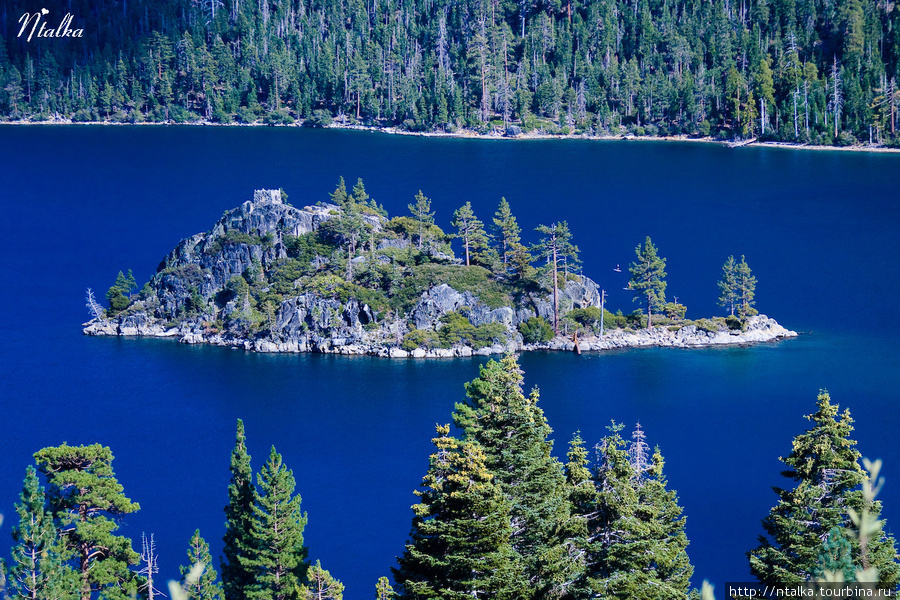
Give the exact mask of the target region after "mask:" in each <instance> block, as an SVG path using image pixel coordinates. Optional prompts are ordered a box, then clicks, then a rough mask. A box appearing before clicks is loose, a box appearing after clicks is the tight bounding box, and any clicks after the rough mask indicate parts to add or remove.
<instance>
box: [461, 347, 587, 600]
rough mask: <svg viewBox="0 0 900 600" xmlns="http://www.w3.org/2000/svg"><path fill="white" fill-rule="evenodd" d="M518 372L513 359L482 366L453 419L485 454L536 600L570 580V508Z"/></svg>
mask: <svg viewBox="0 0 900 600" xmlns="http://www.w3.org/2000/svg"><path fill="white" fill-rule="evenodd" d="M522 381H523V380H522V372H521V370H520V369H519V364H518V363H517V362H516V359H515V358H514V357H512V356H507V357H504V358H503V359H502V360H501V361H500V362H496V361H489V362H488V363H487V364H486V365H483V366H482V367H481V370H480V375H479V377H478V378H477V379H475V380H474V381H472V382H470V383H468V384H466V394H467V396H468V400H467V401H466V402H465V403H459V404H457V405H456V411H455V412H454V415H453V419H454V421H455V423H456V425H457V426H458V427H460V428H461V429H462V430H463V431H464V432H465V439H466V441H469V442H475V443H477V444H478V445H479V446H481V448H483V449H484V453H485V465H486V466H487V468H488V469H489V470H490V471H491V472H493V473H494V474H495V475H496V478H497V484H498V486H499V487H500V490H501V491H502V492H503V495H504V496H505V497H506V498H507V500H508V501H509V502H510V517H511V519H512V527H513V532H514V533H513V537H512V546H513V548H514V549H515V551H516V552H518V553H519V554H520V555H521V556H522V558H523V566H524V568H525V574H526V576H527V578H528V582H529V585H530V587H531V588H532V589H534V590H536V594H537V595H538V596H543V595H544V594H553V593H557V592H559V591H560V590H559V589H558V588H559V587H560V586H562V585H564V584H566V583H567V582H568V581H570V580H571V579H572V570H573V569H576V570H577V565H575V564H574V563H572V561H571V557H570V554H569V552H568V547H567V544H566V527H567V525H568V522H569V519H570V515H569V503H568V497H567V496H568V492H567V489H566V485H565V476H564V474H563V468H562V465H561V464H560V462H559V461H558V460H557V459H556V458H554V457H553V456H551V451H552V448H553V443H552V442H551V441H550V440H548V436H549V435H550V433H551V432H552V430H551V429H550V426H549V425H548V424H547V420H546V418H545V417H544V413H543V411H542V410H541V409H540V408H539V407H538V406H537V402H538V398H539V395H538V392H537V390H533V391H532V392H531V394H530V395H528V396H525V395H524V393H523V392H522Z"/></svg>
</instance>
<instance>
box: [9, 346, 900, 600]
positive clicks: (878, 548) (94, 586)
mask: <svg viewBox="0 0 900 600" xmlns="http://www.w3.org/2000/svg"><path fill="white" fill-rule="evenodd" d="M523 383H524V379H523V373H522V371H521V370H520V368H519V365H518V363H517V361H516V359H515V358H514V357H512V356H507V357H504V358H503V359H502V360H500V361H493V360H491V361H489V362H488V363H487V364H485V365H483V366H482V367H481V368H480V373H479V376H478V377H477V378H476V379H474V380H473V381H471V382H470V383H468V384H466V386H465V390H466V398H465V400H464V401H462V402H460V403H458V404H457V405H456V408H455V411H454V412H453V415H452V419H453V427H451V426H450V424H445V425H437V428H436V436H435V437H434V439H433V442H434V445H435V451H434V453H433V454H432V455H431V457H430V459H429V466H428V469H427V472H426V474H425V476H424V477H423V479H422V482H421V485H420V487H419V489H418V490H417V491H415V495H416V497H418V503H417V504H415V505H414V506H413V507H412V513H413V514H412V521H411V528H410V534H409V538H408V540H407V541H406V543H405V544H401V543H400V542H399V541H398V558H397V563H396V565H395V566H394V567H393V568H392V569H391V573H392V579H389V578H388V577H386V576H384V577H381V578H380V579H379V580H378V581H377V582H376V583H375V592H376V598H378V599H380V600H391V599H395V598H400V599H406V600H414V599H425V598H484V599H488V598H496V599H502V598H509V599H510V600H519V599H524V600H544V599H553V598H555V599H560V600H582V599H587V598H598V597H601V598H634V599H638V600H658V599H660V598H667V599H673V600H674V599H688V598H697V597H698V593H697V591H696V590H694V589H692V588H691V577H692V575H693V574H694V569H693V566H692V565H691V562H690V558H689V554H688V548H689V542H688V539H687V536H686V535H685V529H684V528H685V523H686V519H687V517H686V516H685V514H684V510H683V508H682V506H680V504H679V502H678V496H677V493H676V492H675V490H672V489H670V487H669V485H668V482H667V480H666V477H665V473H664V465H665V460H664V459H663V455H662V452H661V450H660V449H659V448H658V447H657V448H655V449H653V450H651V447H650V445H649V443H648V441H647V434H646V432H645V431H644V430H643V429H642V428H641V426H640V425H639V424H638V425H636V426H635V428H634V430H633V432H632V433H631V434H630V436H626V435H624V434H623V426H622V425H621V424H617V423H615V422H613V423H612V424H611V425H610V426H609V428H608V431H609V432H608V434H607V435H606V436H605V437H604V438H603V439H602V440H600V441H599V442H597V443H596V444H594V445H593V446H592V450H591V451H589V449H588V444H587V442H586V441H585V440H584V439H582V437H581V435H580V433H578V432H576V433H574V435H573V436H572V438H571V441H570V443H569V446H568V451H567V453H566V461H565V462H562V461H560V460H559V459H557V458H556V457H554V456H553V454H552V450H553V441H552V440H551V439H550V434H551V433H552V430H551V428H550V426H549V424H548V422H547V420H546V418H545V417H544V414H543V411H542V410H541V408H540V407H539V405H538V404H539V393H538V391H537V390H533V391H532V392H531V393H530V394H528V395H526V394H525V393H524V391H523V389H524V386H523ZM807 419H809V420H810V421H811V424H812V425H811V427H810V429H808V430H806V431H804V432H802V433H800V434H798V435H797V436H796V437H795V438H794V440H793V444H792V447H793V449H792V451H791V453H790V454H789V455H788V456H786V457H784V458H782V459H781V460H782V462H784V463H785V465H786V466H787V467H788V470H787V471H785V472H784V475H785V477H786V478H788V479H789V480H790V482H791V483H790V486H789V487H785V488H784V489H781V488H776V489H775V492H776V493H777V495H778V503H777V504H776V506H775V507H774V508H773V509H772V511H771V513H770V514H769V515H768V516H767V517H766V518H764V519H763V521H762V525H763V529H764V531H765V534H764V535H761V536H760V546H759V547H758V548H756V549H754V550H751V551H750V552H748V556H749V560H750V568H751V571H752V572H753V574H754V575H755V576H756V577H757V579H758V580H759V582H760V585H770V586H776V587H785V586H792V585H813V584H814V582H816V581H820V582H824V583H822V585H832V584H829V583H827V582H840V585H847V583H848V582H858V583H860V584H862V583H867V584H868V585H870V586H871V589H881V590H894V589H895V588H896V587H897V585H898V583H900V563H898V554H897V549H896V543H895V540H894V538H893V537H892V536H891V535H889V534H887V533H885V526H884V521H883V520H880V519H879V515H880V513H881V508H882V507H881V504H880V502H879V501H877V500H875V493H876V491H877V488H878V487H880V483H878V467H879V465H878V464H872V463H868V462H867V461H864V462H865V464H866V469H865V470H864V469H863V468H862V467H861V466H860V464H859V460H860V453H859V452H858V451H857V450H856V449H855V445H856V442H855V441H854V440H853V439H851V438H850V434H851V432H852V430H853V427H852V422H853V420H852V418H851V417H850V413H849V411H846V410H845V411H844V412H843V413H842V414H841V413H839V407H838V406H836V405H834V404H832V403H831V399H830V397H829V395H828V394H827V393H826V392H821V393H820V394H819V396H818V399H817V402H816V411H815V412H814V413H812V414H810V415H808V416H807ZM629 438H630V439H629ZM34 458H35V464H34V466H29V467H28V468H27V469H26V474H25V480H24V484H23V488H22V492H21V495H20V497H19V502H18V503H17V504H16V517H17V521H16V522H15V523H14V524H13V529H12V533H13V547H12V557H13V558H12V561H11V562H10V564H9V565H8V566H4V565H2V563H0V596H2V597H9V598H12V599H16V600H18V599H21V600H26V599H30V600H38V599H46V600H76V599H78V600H92V599H106V598H108V599H111V600H114V599H121V600H124V599H125V598H129V597H131V598H147V599H150V600H152V599H153V598H154V597H155V596H156V595H157V594H158V592H156V591H155V588H154V582H153V574H154V573H156V572H157V570H155V568H154V565H155V562H156V558H157V555H156V553H155V552H156V551H155V546H154V544H153V536H152V535H151V536H150V538H149V540H148V538H147V537H146V536H142V540H141V547H142V552H141V553H140V554H138V552H136V551H135V550H134V549H133V542H132V540H130V539H128V538H126V537H124V536H120V535H117V534H116V532H117V529H118V527H119V522H120V521H119V519H120V517H121V516H122V515H125V514H128V513H131V512H133V511H136V510H138V509H139V508H140V507H139V506H138V504H137V503H135V502H133V501H132V500H131V499H129V498H128V497H127V496H126V495H125V493H124V489H123V488H122V486H121V485H120V484H119V483H118V482H117V480H116V478H115V474H114V472H113V469H112V461H113V455H112V452H111V451H110V449H109V448H107V447H104V446H101V445H99V444H94V445H90V446H75V447H73V446H68V445H66V444H63V445H61V446H58V447H49V448H44V449H42V450H40V451H38V452H36V453H35V455H34ZM230 471H231V481H230V483H229V485H228V501H227V506H226V508H225V515H226V516H225V529H224V538H223V539H224V542H225V544H224V551H223V556H222V557H221V560H220V561H218V564H219V569H216V567H215V564H214V562H213V559H212V558H211V556H210V553H209V547H208V545H207V543H206V542H205V541H204V539H203V538H202V537H201V536H200V532H199V531H196V532H195V533H194V534H193V536H192V538H191V540H190V541H189V542H188V550H187V559H188V560H187V564H186V565H185V566H184V567H182V569H181V570H182V579H181V582H180V583H172V584H171V585H170V588H169V589H170V593H171V594H172V597H173V599H175V600H179V599H182V598H183V599H184V600H188V599H190V600H223V599H224V600H255V599H268V600H313V599H315V600H342V598H343V591H344V586H343V584H342V583H341V582H340V581H339V580H338V579H337V578H336V577H335V576H333V575H332V574H331V573H329V572H328V571H327V570H326V569H324V568H323V567H322V565H321V563H320V561H318V560H317V561H315V563H313V562H312V560H311V559H310V550H309V548H308V547H307V546H306V545H305V543H304V538H303V531H304V528H305V526H306V523H307V514H306V513H305V512H302V510H301V497H300V495H299V494H297V493H296V479H295V477H294V475H293V473H292V472H291V470H290V469H288V468H287V466H286V465H285V464H284V462H283V460H282V457H281V455H279V454H278V452H277V451H276V450H275V448H274V447H273V448H272V449H271V451H270V452H269V456H268V459H267V460H266V462H265V464H264V465H263V466H262V467H261V468H260V469H259V470H258V472H257V473H256V481H255V482H254V477H253V475H254V472H253V469H252V467H251V457H250V455H249V453H248V451H247V445H246V438H245V435H244V427H243V422H242V421H240V420H238V423H237V434H236V438H235V444H234V449H233V451H232V454H231V468H230ZM192 565H193V568H191V566H192ZM197 565H199V566H197ZM218 573H221V580H220V578H219V575H218ZM793 589H797V588H793ZM863 591H865V590H863ZM804 595H807V594H804ZM809 595H812V591H810V594H809ZM710 596H711V594H709V590H705V591H704V598H710Z"/></svg>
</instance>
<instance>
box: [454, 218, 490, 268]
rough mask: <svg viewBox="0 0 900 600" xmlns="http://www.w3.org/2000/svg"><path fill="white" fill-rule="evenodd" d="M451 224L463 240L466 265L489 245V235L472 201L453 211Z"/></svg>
mask: <svg viewBox="0 0 900 600" xmlns="http://www.w3.org/2000/svg"><path fill="white" fill-rule="evenodd" d="M450 224H451V225H453V226H454V227H456V230H457V232H458V233H457V236H456V237H458V238H459V239H461V240H462V243H463V249H464V250H465V253H466V266H469V265H470V264H471V263H472V261H473V260H477V256H478V255H479V254H480V253H481V252H482V251H483V250H484V249H485V248H486V247H487V235H486V234H485V233H484V223H482V222H481V220H480V219H479V218H478V217H476V216H475V212H474V211H473V210H472V203H471V202H466V203H465V204H464V205H462V206H461V207H459V208H458V209H456V212H454V213H453V220H452V221H451V222H450Z"/></svg>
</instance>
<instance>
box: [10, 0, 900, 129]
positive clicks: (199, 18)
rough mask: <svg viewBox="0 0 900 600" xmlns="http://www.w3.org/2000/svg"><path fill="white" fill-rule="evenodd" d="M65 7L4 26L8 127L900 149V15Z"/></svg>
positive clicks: (748, 9)
mask: <svg viewBox="0 0 900 600" xmlns="http://www.w3.org/2000/svg"><path fill="white" fill-rule="evenodd" d="M51 4H52V3H51ZM52 8H53V10H49V11H48V13H43V14H42V13H41V12H38V11H37V9H36V8H35V7H34V6H32V5H31V4H28V3H26V2H22V1H21V0H14V1H12V2H10V3H8V4H7V7H6V9H5V11H4V13H3V17H2V19H0V114H2V116H3V118H4V119H7V120H26V121H49V120H71V121H75V122H118V123H141V122H154V123H184V122H210V123H222V124H227V123H245V124H246V123H265V124H272V125H274V124H285V123H292V122H295V121H301V122H303V123H304V124H307V125H313V126H324V125H329V124H332V123H337V124H342V125H359V126H371V127H378V128H386V127H393V128H397V129H399V130H405V131H419V132H420V131H440V132H458V131H462V130H465V131H472V132H480V133H490V132H492V131H501V132H509V133H510V134H512V135H515V134H516V133H518V132H520V131H524V132H541V133H546V134H558V135H567V134H573V135H574V134H588V135H590V134H593V135H623V134H628V135H636V136H641V135H648V136H668V135H689V136H712V137H714V138H717V139H730V138H751V137H759V138H760V139H767V140H780V141H785V142H794V143H812V144H820V145H852V144H856V143H861V142H867V143H870V144H875V145H879V144H883V145H893V146H896V145H897V143H898V131H897V127H898V115H897V109H898V105H900V89H898V83H900V33H898V32H900V10H898V9H897V8H896V6H895V4H894V3H892V2H879V1H876V0H847V1H845V2H830V1H824V0H799V1H793V0H791V1H783V0H777V1H771V0H749V1H747V2H740V3H737V2H727V1H724V0H715V1H712V2H701V1H699V0H677V1H673V2H661V1H657V0H628V1H626V0H600V1H597V2H584V1H582V0H554V1H550V2H533V1H530V0H516V1H507V2H486V1H483V0H465V1H462V2H431V1H424V0H408V1H406V2H401V3H399V4H398V3H395V2H392V0H374V1H372V2H359V1H356V0H354V1H350V2H325V3H317V2H311V1H308V0H290V1H285V2H239V1H234V2H222V1H221V0H196V1H194V2H176V1H175V0H163V1H159V2H153V3H150V2H147V1H146V0H133V1H131V2H114V1H112V0H103V1H101V2H94V1H92V2H87V1H86V0H73V1H71V2H68V3H66V4H65V8H63V7H62V6H61V5H53V7H52ZM67 15H68V17H67ZM38 25H40V27H38ZM64 25H65V26H64ZM34 30H43V31H45V33H46V32H50V33H53V34H54V35H53V36H52V37H47V36H46V35H44V36H41V35H40V33H38V35H37V37H33V36H32V35H31V33H33V31H34ZM66 31H68V32H69V35H68V36H66V35H65V33H66ZM75 31H77V32H78V35H72V32H75Z"/></svg>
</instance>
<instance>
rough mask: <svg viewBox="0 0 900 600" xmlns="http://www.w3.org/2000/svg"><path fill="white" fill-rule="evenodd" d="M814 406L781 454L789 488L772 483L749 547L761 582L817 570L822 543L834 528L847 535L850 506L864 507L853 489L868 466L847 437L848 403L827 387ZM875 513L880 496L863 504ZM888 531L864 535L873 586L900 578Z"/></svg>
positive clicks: (801, 578)
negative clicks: (770, 500)
mask: <svg viewBox="0 0 900 600" xmlns="http://www.w3.org/2000/svg"><path fill="white" fill-rule="evenodd" d="M816 406H817V410H816V412H814V413H813V414H811V415H806V419H807V420H809V421H811V422H812V423H813V427H812V428H811V429H808V430H806V431H804V432H803V433H801V434H799V435H798V436H796V437H795V438H794V441H793V444H792V445H793V449H792V450H791V453H790V454H789V455H788V456H786V457H782V458H780V460H781V462H783V463H784V464H785V465H787V467H788V468H787V469H786V470H785V471H782V473H781V474H782V475H783V476H784V477H786V478H788V479H790V480H792V481H793V482H795V485H794V487H793V488H792V489H785V488H778V487H776V488H774V490H775V493H776V494H778V504H776V505H775V506H774V507H773V508H772V510H771V511H770V512H769V514H768V516H766V518H765V519H763V521H762V524H763V529H765V532H766V535H761V536H760V537H759V543H760V545H759V547H758V548H756V549H755V550H752V551H751V552H748V553H747V555H748V557H749V559H750V572H751V573H752V574H753V575H754V576H755V577H756V578H757V579H758V580H759V581H760V583H763V584H769V585H772V584H778V583H780V584H793V583H802V582H805V581H807V580H809V579H810V578H811V577H812V576H813V575H814V574H815V573H816V570H817V565H818V563H819V555H820V552H821V551H822V548H823V544H824V542H825V541H826V539H828V537H829V535H830V532H831V531H832V529H833V528H835V527H837V528H839V529H841V530H842V531H843V533H844V535H845V536H847V537H848V539H849V537H850V536H849V535H848V534H849V532H850V530H851V529H852V527H853V525H852V524H851V523H850V519H849V517H848V509H853V510H855V511H857V512H858V513H859V512H862V508H863V504H864V499H863V495H862V491H861V490H860V489H859V488H860V486H861V485H862V483H863V481H864V480H865V478H866V473H865V471H863V469H862V468H861V467H860V466H859V462H858V461H859V459H860V453H859V451H857V450H856V448H855V446H856V442H855V441H854V440H852V439H850V434H851V432H852V431H853V419H852V418H851V417H850V411H849V410H845V411H844V412H843V413H841V414H840V415H839V414H838V411H839V407H838V406H837V405H834V404H831V397H830V396H829V395H828V393H827V392H824V391H823V392H820V393H819V396H818V398H817V400H816ZM869 510H870V512H871V513H873V514H874V515H875V516H876V517H877V516H878V514H880V512H881V503H880V502H879V501H875V502H874V503H873V504H872V506H871V507H870V508H869ZM851 547H852V553H851V556H852V560H853V562H854V565H856V566H860V564H859V562H860V561H859V559H860V557H859V542H858V541H857V540H851ZM897 558H898V556H897V550H896V545H895V542H894V539H893V537H891V536H889V535H887V534H885V533H884V532H883V531H881V532H879V536H878V538H877V539H873V540H870V541H869V545H868V559H869V562H870V564H871V565H872V566H874V567H876V568H877V569H878V577H879V587H882V588H885V589H893V588H895V587H896V586H897V584H898V583H900V565H898V563H897Z"/></svg>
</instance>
